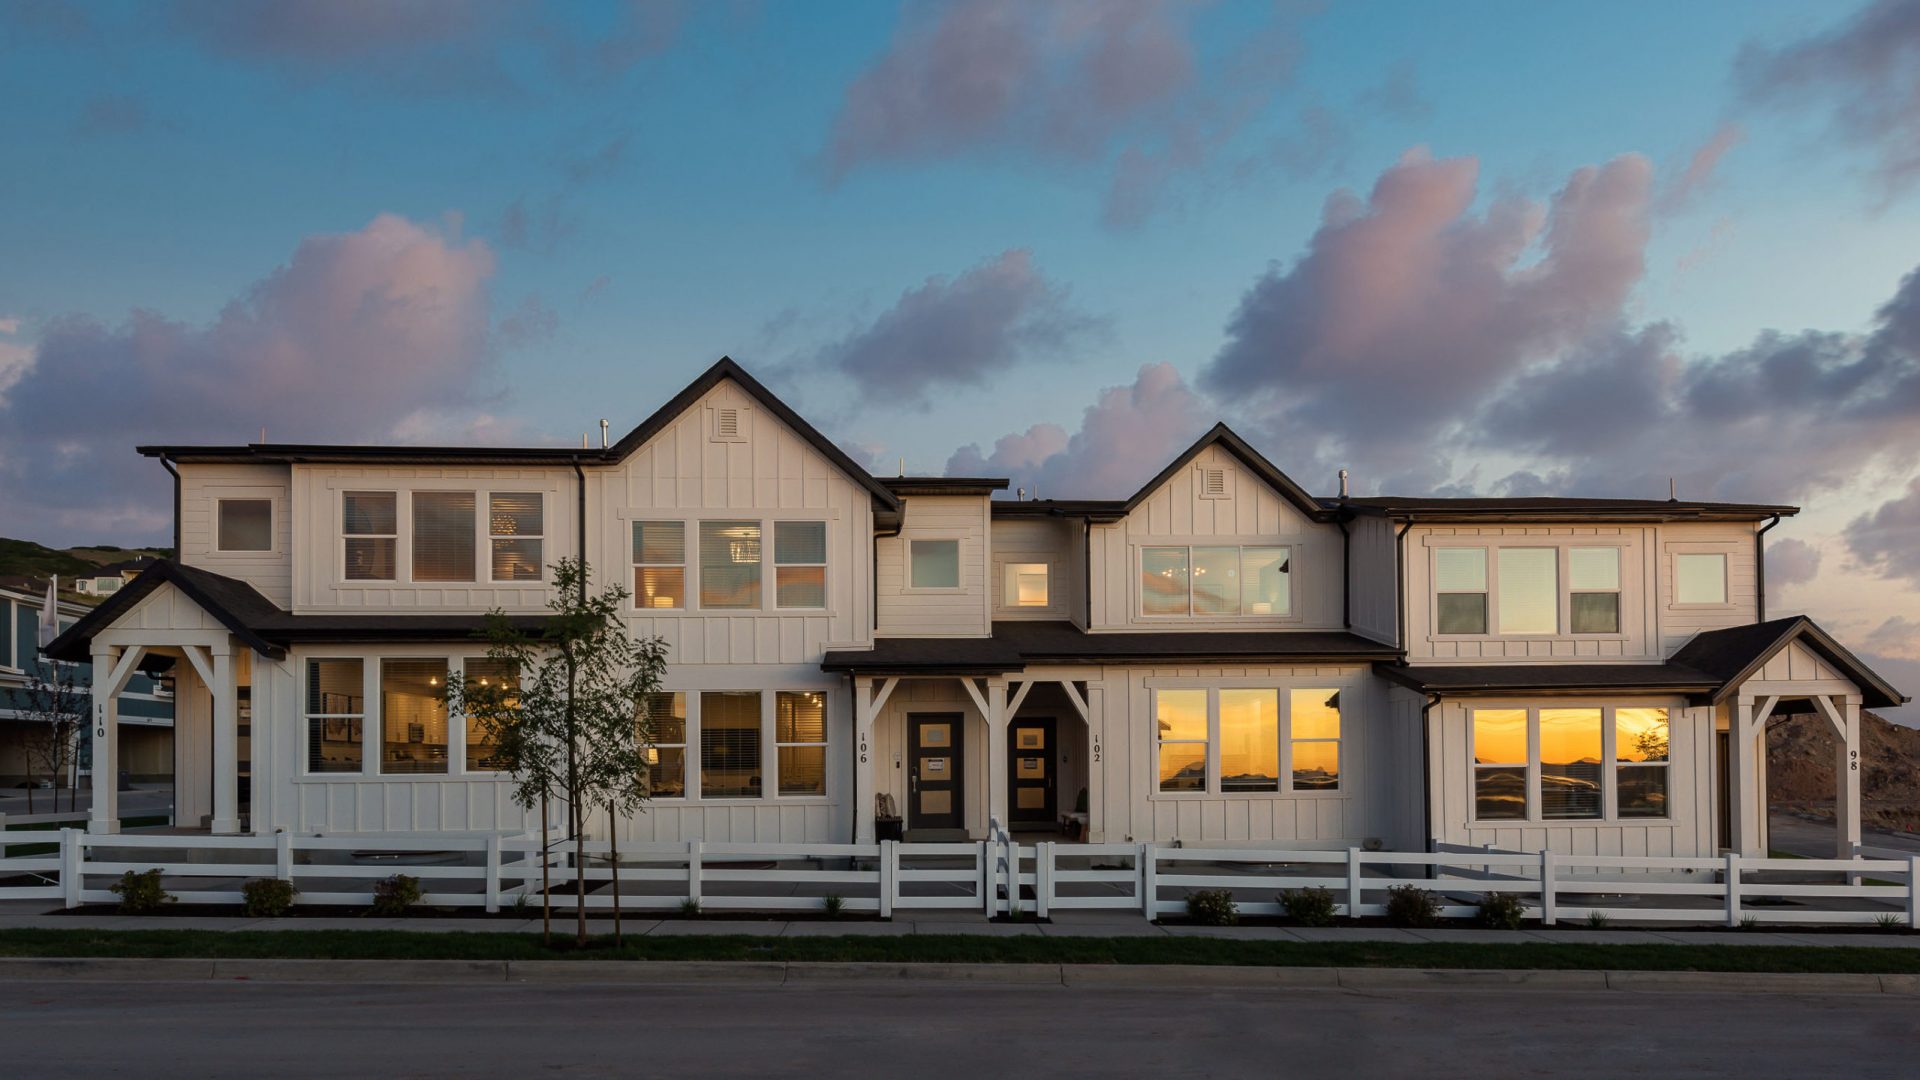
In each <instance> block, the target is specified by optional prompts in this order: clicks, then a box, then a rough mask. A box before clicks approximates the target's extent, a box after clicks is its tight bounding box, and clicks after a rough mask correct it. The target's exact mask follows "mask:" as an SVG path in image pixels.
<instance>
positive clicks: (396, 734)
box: [380, 657, 448, 775]
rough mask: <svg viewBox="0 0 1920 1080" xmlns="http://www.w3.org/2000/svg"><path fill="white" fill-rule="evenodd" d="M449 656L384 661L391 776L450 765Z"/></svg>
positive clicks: (383, 749)
mask: <svg viewBox="0 0 1920 1080" xmlns="http://www.w3.org/2000/svg"><path fill="white" fill-rule="evenodd" d="M446 684H447V661H446V659H445V658H434V659H424V658H420V659H416V658H412V657H408V658H404V659H394V658H388V659H385V660H382V661H380V771H381V772H382V773H384V774H389V775H416V774H423V773H445V772H447V771H448V769H447V703H446V699H445V698H444V697H443V696H442V695H443V693H444V692H445V690H446Z"/></svg>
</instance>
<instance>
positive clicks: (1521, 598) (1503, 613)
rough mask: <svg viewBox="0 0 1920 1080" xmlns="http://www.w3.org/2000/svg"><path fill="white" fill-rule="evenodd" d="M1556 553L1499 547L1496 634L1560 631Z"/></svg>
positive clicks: (1558, 573) (1555, 632) (1557, 560)
mask: <svg viewBox="0 0 1920 1080" xmlns="http://www.w3.org/2000/svg"><path fill="white" fill-rule="evenodd" d="M1559 562H1560V551H1559V549H1557V548H1513V547H1509V548H1500V549H1499V558H1498V559H1497V560H1496V564H1497V565H1498V567H1499V571H1498V572H1499V575H1500V577H1499V580H1500V602H1499V609H1500V632H1501V633H1503V634H1557V633H1559V632H1560V572H1559Z"/></svg>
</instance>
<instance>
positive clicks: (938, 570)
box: [907, 540, 960, 589]
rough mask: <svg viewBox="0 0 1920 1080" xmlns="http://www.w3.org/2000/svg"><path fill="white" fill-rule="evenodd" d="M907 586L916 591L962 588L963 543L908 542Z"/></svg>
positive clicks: (937, 541)
mask: <svg viewBox="0 0 1920 1080" xmlns="http://www.w3.org/2000/svg"><path fill="white" fill-rule="evenodd" d="M907 583H908V585H909V586H910V587H912V588H915V589H957V588H959V587H960V541H958V540H912V541H909V542H908V543H907Z"/></svg>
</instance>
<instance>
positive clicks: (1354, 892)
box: [1347, 847, 1360, 919]
mask: <svg viewBox="0 0 1920 1080" xmlns="http://www.w3.org/2000/svg"><path fill="white" fill-rule="evenodd" d="M1359 917H1360V849H1359V848H1357V847H1350V848H1348V849H1347V918H1349V919H1357V918H1359Z"/></svg>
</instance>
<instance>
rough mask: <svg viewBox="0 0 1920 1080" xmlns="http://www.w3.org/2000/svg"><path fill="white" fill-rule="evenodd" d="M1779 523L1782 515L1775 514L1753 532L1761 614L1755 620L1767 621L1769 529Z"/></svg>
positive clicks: (1756, 590)
mask: <svg viewBox="0 0 1920 1080" xmlns="http://www.w3.org/2000/svg"><path fill="white" fill-rule="evenodd" d="M1778 524H1780V515H1779V514H1775V515H1773V520H1772V521H1769V522H1767V523H1766V524H1765V525H1762V526H1760V531H1759V532H1756V533H1754V534H1753V580H1754V606H1755V608H1756V609H1757V614H1758V616H1759V617H1758V618H1756V619H1754V620H1753V621H1754V622H1766V621H1767V530H1768V529H1771V528H1773V527H1774V526H1775V525H1778Z"/></svg>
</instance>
